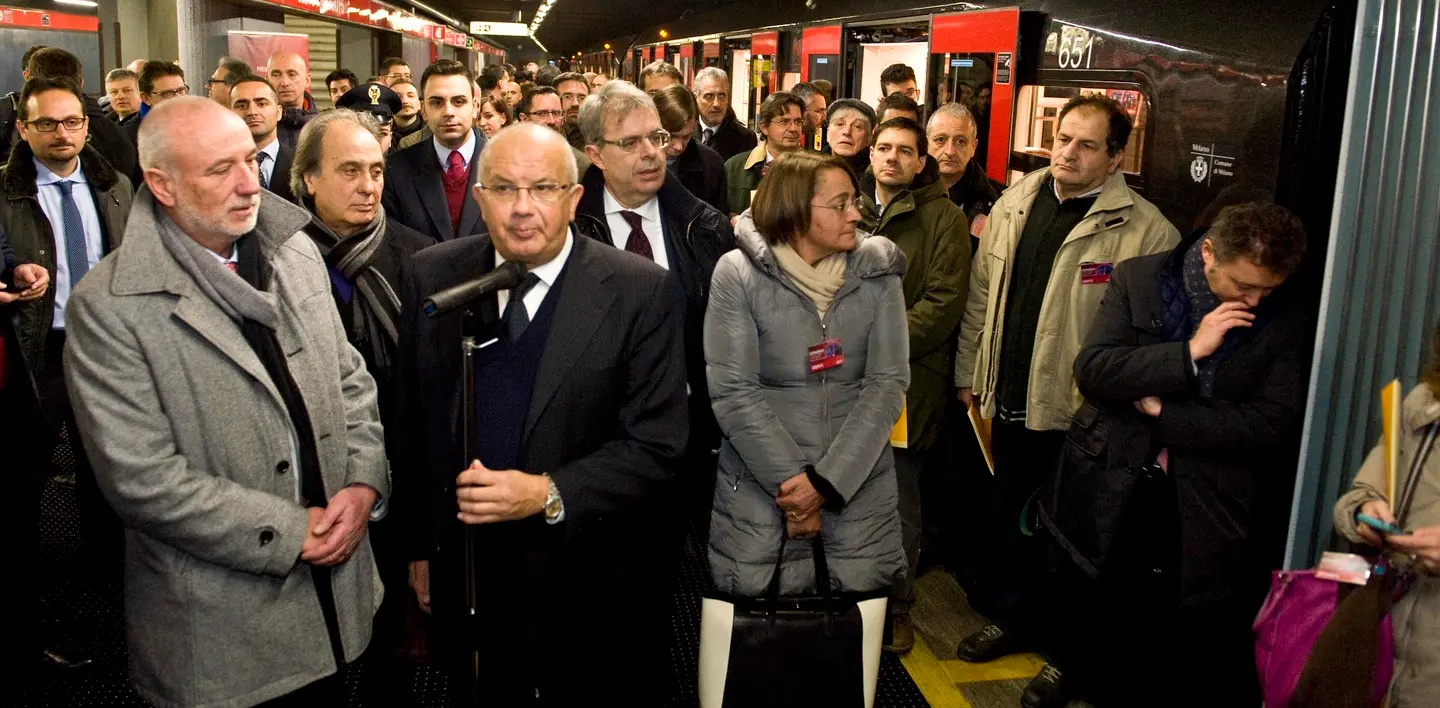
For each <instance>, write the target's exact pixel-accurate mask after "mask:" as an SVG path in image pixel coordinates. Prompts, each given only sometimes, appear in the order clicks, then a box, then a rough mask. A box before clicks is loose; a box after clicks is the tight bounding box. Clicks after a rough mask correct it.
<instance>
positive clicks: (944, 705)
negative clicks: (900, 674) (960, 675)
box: [900, 632, 971, 708]
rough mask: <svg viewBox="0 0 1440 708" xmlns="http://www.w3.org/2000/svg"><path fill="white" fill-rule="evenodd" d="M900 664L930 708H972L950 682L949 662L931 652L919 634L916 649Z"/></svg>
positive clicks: (902, 659)
mask: <svg viewBox="0 0 1440 708" xmlns="http://www.w3.org/2000/svg"><path fill="white" fill-rule="evenodd" d="M900 663H901V664H903V665H904V666H905V670H906V671H907V672H909V674H910V680H911V681H914V682H915V687H916V688H919V689H920V695H922V696H924V697H925V702H927V703H929V704H930V708H971V705H970V702H969V701H967V700H965V696H963V695H961V693H960V691H959V689H957V688H956V687H955V682H954V681H952V680H950V674H949V672H948V671H946V670H945V664H946V663H947V662H944V661H941V660H940V658H939V657H937V656H935V652H933V651H930V645H929V644H926V643H925V638H924V637H922V636H920V633H919V632H916V633H915V646H914V648H912V649H911V650H910V652H909V653H908V654H906V655H905V656H902V657H900Z"/></svg>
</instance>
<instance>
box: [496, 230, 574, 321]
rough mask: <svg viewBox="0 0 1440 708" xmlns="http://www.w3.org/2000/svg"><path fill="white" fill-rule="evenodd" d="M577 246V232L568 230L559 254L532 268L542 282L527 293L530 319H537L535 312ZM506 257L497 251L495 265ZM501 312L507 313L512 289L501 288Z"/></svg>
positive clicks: (527, 307) (526, 306)
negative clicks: (547, 261)
mask: <svg viewBox="0 0 1440 708" xmlns="http://www.w3.org/2000/svg"><path fill="white" fill-rule="evenodd" d="M574 247H575V234H574V233H573V232H569V231H567V232H566V233H565V245H564V246H561V247H560V253H559V254H557V255H556V256H555V257H554V258H553V259H551V260H550V262H549V263H546V264H544V265H538V266H535V267H534V268H531V269H530V272H531V273H534V274H535V277H537V278H539V279H540V282H538V283H536V284H535V287H533V288H530V291H529V292H527V293H525V311H526V312H528V313H530V319H532V320H533V319H535V313H537V312H539V311H540V306H541V305H542V304H544V303H545V295H546V294H548V293H549V292H550V287H551V286H553V285H555V280H556V279H557V278H559V277H560V272H561V271H563V270H565V261H567V260H569V259H570V251H571V250H572V249H573V248H574ZM504 262H505V259H504V258H502V257H500V252H499V251H496V252H495V266H496V267H497V268H498V267H499V266H500V264H501V263H504ZM498 295H499V300H500V314H501V315H504V314H505V306H506V305H509V304H510V291H509V290H501V291H500V292H499V293H498Z"/></svg>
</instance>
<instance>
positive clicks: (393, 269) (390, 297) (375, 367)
mask: <svg viewBox="0 0 1440 708" xmlns="http://www.w3.org/2000/svg"><path fill="white" fill-rule="evenodd" d="M379 131H380V126H379V123H378V122H376V121H375V119H374V118H373V117H372V116H371V115H370V114H369V113H356V112H354V111H343V110H342V111H326V112H325V113H321V114H320V115H318V116H316V117H315V119H314V120H312V121H310V123H309V124H307V125H306V126H305V129H304V130H302V131H300V139H299V142H297V143H296V146H295V162H294V169H293V170H292V171H291V174H290V175H289V176H288V177H289V179H290V180H291V188H292V190H293V191H294V193H295V194H299V195H303V196H302V197H301V198H300V204H301V206H303V207H305V208H306V209H309V210H310V213H311V214H312V215H313V218H311V219H310V223H309V224H307V225H306V226H305V233H306V234H309V236H310V238H311V240H313V241H314V242H315V245H316V246H319V248H320V253H321V254H322V255H323V256H324V258H325V265H326V266H327V268H328V270H329V271H330V293H331V295H333V296H334V298H335V306H336V308H337V309H338V310H339V313H340V321H341V322H342V323H343V324H344V326H345V334H346V336H347V337H348V338H349V340H350V344H351V345H353V346H354V347H355V348H356V349H357V350H359V351H360V356H361V357H362V358H363V359H364V360H365V368H366V369H367V370H368V371H369V372H370V374H371V375H372V376H374V377H375V382H376V385H377V387H378V388H379V400H380V420H381V422H382V423H384V425H385V429H386V430H387V431H395V430H400V425H399V421H398V420H397V419H396V397H397V392H396V390H395V359H396V347H397V345H398V340H397V329H396V324H397V322H398V320H399V317H400V300H399V298H398V297H397V295H396V293H397V292H398V291H399V290H400V282H401V278H402V275H403V273H404V271H405V265H406V264H407V263H409V261H410V256H412V255H414V254H415V253H416V252H417V251H419V250H420V249H422V248H425V247H426V246H430V245H434V242H433V241H431V240H430V238H429V237H427V236H424V235H422V234H420V233H419V232H418V231H415V230H414V229H411V228H410V227H408V226H405V225H404V224H401V223H399V222H396V221H390V220H388V219H386V218H385V210H384V209H383V208H382V207H381V205H380V195H381V193H382V192H383V191H384V189H385V155H384V151H383V150H381V147H380V141H379ZM393 443H394V440H393V437H392V436H387V448H389V449H390V451H391V455H390V457H391V458H392V459H393V458H394V457H395V454H394V445H393ZM393 526H394V523H393V522H392V521H390V520H388V519H386V520H379V521H376V522H373V523H371V525H370V532H371V545H372V546H373V547H374V549H375V557H376V562H377V564H378V565H379V566H380V579H381V580H382V581H383V582H384V584H385V586H386V587H387V588H403V587H405V584H406V583H407V582H408V573H407V565H408V564H407V562H406V561H407V559H406V558H404V557H403V556H402V555H400V553H399V549H398V548H396V547H395V542H396V539H395V533H394V531H393V530H392V527H393ZM407 599H408V596H407V595H406V593H403V592H391V593H386V596H385V601H384V602H383V603H382V604H381V606H380V611H379V613H378V614H377V615H376V618H375V637H374V638H373V639H372V641H371V654H372V655H373V656H374V657H375V660H374V661H373V662H370V666H371V667H372V670H371V671H367V672H366V677H367V679H370V678H373V679H374V684H373V686H372V687H371V688H370V689H367V690H368V692H369V693H370V694H372V695H373V694H376V693H377V692H383V691H400V690H402V689H404V688H406V684H405V682H404V681H403V680H401V679H400V677H399V674H400V673H401V672H403V671H404V670H405V665H404V664H403V663H401V662H399V661H398V660H397V659H395V655H396V651H397V649H398V648H399V646H400V644H401V642H402V640H401V635H402V628H403V625H404V623H405V613H404V610H405V603H406V601H407ZM386 698H387V699H386V700H383V701H381V702H382V703H383V704H385V705H392V704H399V703H401V702H402V701H403V700H404V696H402V695H389V694H386Z"/></svg>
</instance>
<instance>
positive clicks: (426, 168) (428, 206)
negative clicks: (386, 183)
mask: <svg viewBox="0 0 1440 708" xmlns="http://www.w3.org/2000/svg"><path fill="white" fill-rule="evenodd" d="M425 144H426V145H430V144H431V143H430V142H428V141H427V142H426V143H425ZM416 152H417V153H418V154H417V155H416V157H417V158H419V160H418V162H417V164H416V165H415V187H414V189H415V195H416V198H417V199H419V200H420V203H421V204H423V205H424V206H425V213H427V214H429V215H430V222H431V223H432V224H434V226H435V233H437V234H440V239H439V240H440V241H449V240H450V239H452V238H455V229H454V227H452V226H451V225H450V206H449V205H448V204H446V202H445V179H444V174H445V169H444V168H443V167H441V166H440V158H438V157H436V156H435V151H434V150H433V149H431V150H417V151H416Z"/></svg>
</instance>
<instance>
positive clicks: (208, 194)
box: [139, 96, 260, 255]
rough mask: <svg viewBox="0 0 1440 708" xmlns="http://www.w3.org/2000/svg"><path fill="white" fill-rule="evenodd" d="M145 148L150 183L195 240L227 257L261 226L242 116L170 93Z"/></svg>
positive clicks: (153, 115) (147, 125) (145, 133)
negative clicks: (252, 231)
mask: <svg viewBox="0 0 1440 708" xmlns="http://www.w3.org/2000/svg"><path fill="white" fill-rule="evenodd" d="M176 136H180V137H179V138H178V139H177V137H176ZM139 145H140V155H141V158H140V160H141V166H142V167H144V169H145V185H146V186H147V187H149V189H150V191H151V193H152V194H154V195H155V201H157V202H159V203H160V205H161V206H162V207H164V209H165V211H166V213H167V214H169V215H170V218H171V219H173V220H174V221H175V224H176V225H177V226H179V227H180V229H181V230H182V231H184V232H185V233H186V234H188V235H189V236H190V237H191V238H193V239H195V241H196V242H197V243H199V244H200V245H202V246H204V247H206V248H208V249H210V250H212V251H215V252H216V253H220V254H221V255H228V254H229V253H230V249H231V246H233V244H234V243H235V240H236V239H238V238H240V237H241V236H243V235H245V234H247V233H249V232H250V231H251V230H253V229H254V228H255V223H256V219H257V218H258V216H259V209H260V180H259V177H258V170H257V169H256V167H255V140H254V138H252V137H251V135H250V129H249V128H248V127H246V125H245V122H244V121H242V120H240V117H239V116H237V115H235V114H234V113H233V112H231V111H228V110H225V108H224V107H223V106H221V105H220V104H218V103H216V102H214V101H211V100H209V99H207V98H201V97H199V96H179V97H176V98H172V99H170V100H168V101H165V102H164V103H161V104H159V105H157V106H156V107H155V108H153V109H151V110H150V113H149V115H147V116H146V117H145V121H144V122H143V123H141V124H140V134H139Z"/></svg>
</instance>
